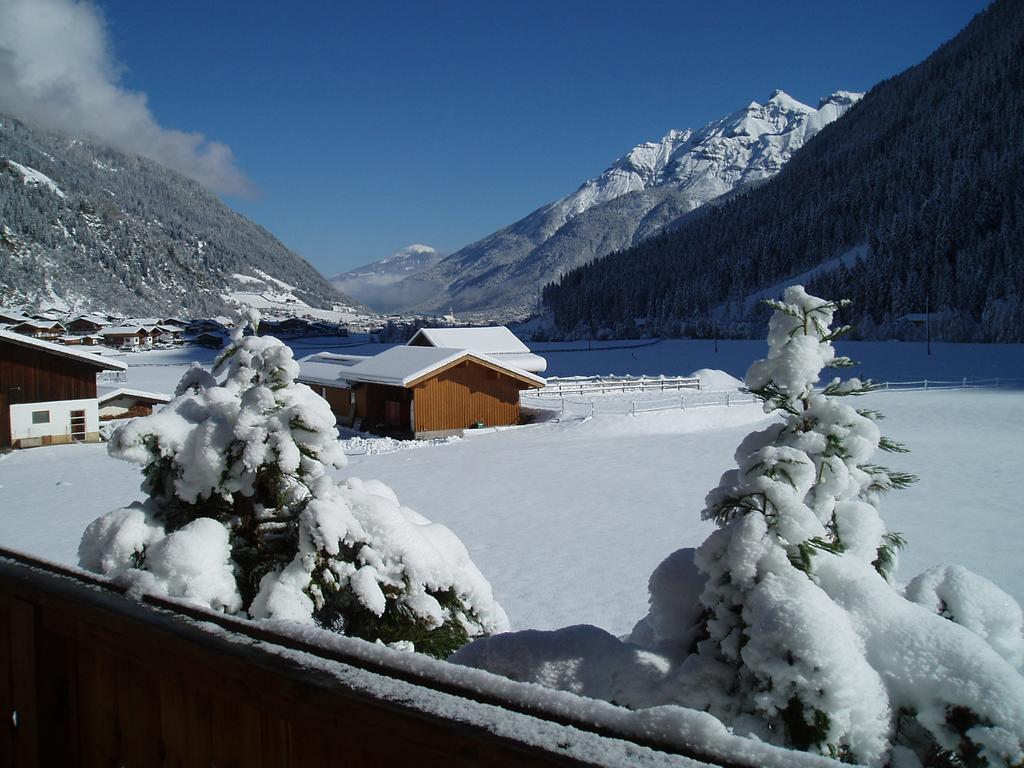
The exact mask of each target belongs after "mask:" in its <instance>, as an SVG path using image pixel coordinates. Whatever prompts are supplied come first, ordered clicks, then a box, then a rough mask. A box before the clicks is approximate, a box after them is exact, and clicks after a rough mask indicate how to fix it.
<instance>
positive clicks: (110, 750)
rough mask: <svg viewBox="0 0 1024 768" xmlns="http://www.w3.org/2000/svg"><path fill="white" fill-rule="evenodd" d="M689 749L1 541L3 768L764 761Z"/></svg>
mask: <svg viewBox="0 0 1024 768" xmlns="http://www.w3.org/2000/svg"><path fill="white" fill-rule="evenodd" d="M349 642H350V643H352V642H357V641H349ZM441 666H444V665H441ZM338 670H342V671H343V673H339V672H338ZM368 680H369V683H368V682H367V681H368ZM506 683H507V684H508V685H511V686H513V687H514V686H519V685H520V684H516V683H511V682H510V681H506ZM520 687H523V686H520ZM524 690H528V691H529V690H532V689H530V687H529V686H525V687H524ZM423 696H426V699H425V700H426V701H428V702H435V701H438V700H441V703H440V704H438V705H437V706H434V707H433V708H432V707H431V706H424V705H423V703H422V701H421V699H422V698H423ZM439 697H440V699H439ZM534 710H536V711H534ZM480 713H485V714H486V717H485V716H484V715H482V714H480ZM487 718H490V719H489V720H488V719H487ZM495 723H499V724H507V727H506V728H504V729H503V728H501V727H495V725H494V724H495ZM545 729H546V730H545ZM552 733H553V734H554V735H553V736H552ZM538 734H544V736H543V737H540V736H538ZM764 748H765V749H768V750H773V754H772V757H773V758H774V759H772V760H770V761H769V763H770V764H772V765H775V766H780V765H788V764H789V763H788V762H786V761H787V760H788V759H789V758H791V757H794V755H793V753H786V752H785V751H783V750H774V748H770V747H767V745H765V747H764ZM652 750H653V751H652ZM684 751H685V752H686V754H685V756H684V755H683V754H682V753H681V752H680V750H679V748H678V746H676V747H671V748H666V746H665V744H663V743H660V742H658V740H657V738H655V737H653V736H650V737H648V738H646V739H644V738H637V734H635V733H634V734H631V735H630V734H627V733H624V732H615V731H614V730H613V729H610V728H609V727H608V726H607V725H601V724H600V723H599V722H596V721H595V720H594V719H592V717H591V716H588V715H586V714H583V715H579V714H567V713H565V712H561V713H559V712H554V711H547V712H545V711H544V710H543V707H541V708H540V709H537V707H536V706H535V705H530V706H526V705H524V704H522V703H521V702H516V701H515V700H514V697H513V700H509V699H504V698H497V697H496V696H495V695H493V694H488V692H487V691H486V690H480V689H478V687H475V686H471V685H465V684H462V685H460V684H459V683H457V682H454V681H452V680H447V681H446V679H445V678H443V677H441V678H438V677H431V676H430V675H428V674H424V673H422V672H415V671H410V670H409V669H407V668H406V669H403V668H401V667H397V668H396V667H386V666H385V665H384V664H383V662H380V661H377V662H374V661H372V660H371V661H369V662H368V661H367V659H366V658H364V657H359V656H358V655H356V656H352V655H349V656H346V655H345V653H344V652H342V651H339V650H337V649H336V648H332V647H328V646H323V645H312V644H310V643H306V642H303V641H302V639H301V638H300V639H296V638H295V637H293V636H286V635H282V634H279V633H275V632H274V631H273V629H272V628H267V627H266V626H265V625H261V624H258V623H254V622H246V621H242V620H239V619H234V618H231V617H227V616H221V615H218V614H211V613H209V612H207V611H201V610H198V609H189V608H188V607H187V606H183V605H181V604H180V603H169V602H167V601H162V600H160V599H157V598H150V597H147V598H145V599H144V601H141V602H140V601H138V600H134V599H128V598H127V597H125V596H124V595H123V594H122V593H121V591H120V590H119V589H117V588H116V587H113V586H111V585H110V583H109V582H106V581H102V580H99V579H95V578H91V577H89V576H88V575H87V574H82V573H81V572H77V571H69V570H67V569H63V568H60V567H57V566H53V565H51V564H45V563H41V562H39V561H36V560H33V559H31V558H28V557H26V556H24V555H21V554H18V553H14V552H10V551H6V550H3V549H0V765H3V766H18V767H19V768H21V767H22V766H24V767H25V768H36V766H61V767H62V768H65V767H68V768H71V767H74V766H119V767H123V768H133V767H134V766H146V767H148V766H204V767H208V766H218V767H220V768H223V767H225V766H245V767H246V768H261V767H262V766H301V767H302V768H316V767H317V766H328V765H330V766H338V765H341V766H344V765H354V766H362V765H367V766H392V765H400V766H405V765H409V766H417V768H419V767H420V766H425V767H427V768H429V767H430V766H462V767H463V768H472V767H473V766H496V767H497V768H502V767H503V766H528V765H529V766H584V765H632V764H634V759H635V758H636V757H637V755H638V754H639V753H640V752H647V754H648V757H647V758H645V759H644V762H645V764H651V765H662V766H665V765H678V766H683V765H692V764H693V763H692V762H690V760H689V759H698V760H700V761H701V762H702V764H709V765H721V766H730V767H731V766H736V767H737V768H739V766H744V765H752V764H754V762H756V764H759V765H762V764H765V763H764V762H763V757H762V760H757V759H756V757H755V756H753V755H749V754H748V755H747V758H746V759H749V760H751V761H754V762H751V763H746V762H743V761H740V762H737V761H735V760H733V759H723V758H722V756H721V755H717V756H716V755H708V754H705V753H702V751H701V750H694V749H688V750H684ZM775 752H777V753H778V754H775ZM669 753H671V754H669ZM616 755H617V756H618V757H616ZM801 757H802V758H808V759H811V760H812V761H814V762H812V764H814V765H818V764H825V763H827V764H829V765H835V763H832V761H828V760H825V759H823V758H817V759H816V760H815V759H814V758H811V756H809V755H802V756H801ZM688 758H689V759H688Z"/></svg>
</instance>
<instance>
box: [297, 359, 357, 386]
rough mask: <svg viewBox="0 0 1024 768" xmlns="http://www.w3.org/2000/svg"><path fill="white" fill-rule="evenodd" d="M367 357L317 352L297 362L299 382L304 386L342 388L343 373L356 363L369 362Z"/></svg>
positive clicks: (343, 382)
mask: <svg viewBox="0 0 1024 768" xmlns="http://www.w3.org/2000/svg"><path fill="white" fill-rule="evenodd" d="M369 359H370V358H369V356H368V355H339V354H335V353H334V352H318V353H317V354H315V355H309V356H308V357H304V358H302V359H301V360H299V370H300V374H299V380H300V381H302V382H305V383H306V384H324V385H326V386H339V385H342V386H344V384H345V377H344V376H343V373H344V372H345V371H347V370H348V369H349V368H351V367H352V366H353V365H355V364H356V363H361V362H362V361H363V360H369Z"/></svg>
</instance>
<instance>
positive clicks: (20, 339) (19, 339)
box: [0, 330, 128, 371]
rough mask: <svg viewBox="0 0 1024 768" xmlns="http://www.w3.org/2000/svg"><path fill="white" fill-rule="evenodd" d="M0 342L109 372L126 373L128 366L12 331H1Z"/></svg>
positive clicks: (118, 361)
mask: <svg viewBox="0 0 1024 768" xmlns="http://www.w3.org/2000/svg"><path fill="white" fill-rule="evenodd" d="M0 341H7V342H10V343H12V344H18V345H20V346H23V347H28V348H30V349H38V350H41V351H43V352H50V353H52V354H55V355H60V356H61V357H68V358H71V359H72V360H78V361H79V362H83V363H88V364H90V365H94V366H96V367H97V368H101V369H103V370H107V371H126V370H128V366H127V365H125V364H124V363H122V362H121V361H120V360H110V359H109V358H104V357H100V356H99V355H97V354H94V353H92V352H79V351H78V350H76V349H72V348H70V347H65V346H63V345H61V344H54V343H52V342H49V341H43V340H42V339H34V338H32V337H31V336H23V335H22V334H20V333H12V332H10V331H4V330H0Z"/></svg>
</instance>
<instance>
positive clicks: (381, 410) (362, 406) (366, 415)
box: [355, 384, 412, 429]
mask: <svg viewBox="0 0 1024 768" xmlns="http://www.w3.org/2000/svg"><path fill="white" fill-rule="evenodd" d="M355 391H356V416H359V417H360V418H361V419H362V420H363V423H364V424H389V425H391V426H394V427H403V428H406V429H408V428H409V426H410V425H409V405H410V404H411V403H412V393H411V392H409V390H407V389H403V388H402V387H391V386H387V385H384V384H358V385H356V388H355ZM388 403H398V407H397V410H398V417H397V418H389V417H388Z"/></svg>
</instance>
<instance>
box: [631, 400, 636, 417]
mask: <svg viewBox="0 0 1024 768" xmlns="http://www.w3.org/2000/svg"><path fill="white" fill-rule="evenodd" d="M632 406H633V415H634V416H636V400H634V401H633V403H632Z"/></svg>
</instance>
